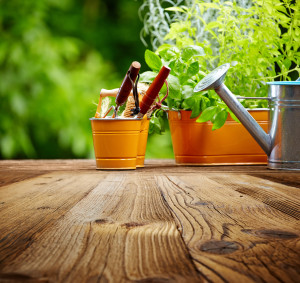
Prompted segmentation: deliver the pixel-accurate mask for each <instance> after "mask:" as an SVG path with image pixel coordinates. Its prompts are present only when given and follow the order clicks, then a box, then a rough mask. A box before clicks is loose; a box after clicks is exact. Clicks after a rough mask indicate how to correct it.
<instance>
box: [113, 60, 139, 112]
mask: <svg viewBox="0 0 300 283" xmlns="http://www.w3.org/2000/svg"><path fill="white" fill-rule="evenodd" d="M140 68H141V64H140V63H139V62H137V61H134V62H132V64H131V65H130V68H129V70H128V72H127V74H126V76H125V78H124V80H123V82H122V84H121V87H120V88H119V92H118V94H117V97H116V105H117V106H120V105H122V104H124V102H125V101H126V100H127V98H128V96H129V94H130V92H131V90H132V83H131V80H132V81H133V82H135V80H136V78H137V76H138V73H139V71H140ZM129 76H130V77H129ZM130 78H131V80H130Z"/></svg>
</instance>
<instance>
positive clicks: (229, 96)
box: [194, 63, 272, 156]
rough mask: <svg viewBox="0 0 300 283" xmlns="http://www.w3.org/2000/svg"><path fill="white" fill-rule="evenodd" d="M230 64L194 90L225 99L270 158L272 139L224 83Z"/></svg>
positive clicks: (213, 72) (209, 75) (211, 74)
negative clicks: (213, 92) (215, 94)
mask: <svg viewBox="0 0 300 283" xmlns="http://www.w3.org/2000/svg"><path fill="white" fill-rule="evenodd" d="M229 67H230V64H228V63H227V64H224V65H221V66H220V67H218V68H216V69H215V70H213V71H212V72H211V73H210V74H208V75H207V76H206V77H205V78H204V79H202V80H201V81H200V82H199V83H198V84H197V86H196V87H195V89H194V92H199V91H204V90H209V89H214V90H215V91H216V93H217V94H218V95H219V96H220V97H221V98H222V99H223V101H224V102H225V103H226V104H227V106H228V107H229V108H230V110H231V111H232V112H233V113H234V115H235V116H236V117H237V118H238V119H239V120H240V122H241V123H242V124H243V125H244V127H245V128H246V129H247V130H248V132H249V133H250V134H251V135H252V136H253V138H254V139H255V140H256V141H257V143H258V144H259V145H260V146H261V148H262V149H263V150H264V152H265V153H266V154H267V155H268V156H269V155H270V153H271V149H272V144H271V143H272V142H271V140H272V139H271V137H270V135H269V134H267V133H266V132H265V131H264V130H263V129H262V128H261V127H260V126H259V124H258V123H257V122H256V121H255V119H254V118H253V117H252V116H251V115H250V114H249V113H248V111H247V110H246V109H245V108H244V107H243V105H242V104H241V103H240V102H239V101H238V100H237V98H236V96H235V95H234V94H233V93H232V92H231V91H230V90H229V89H228V88H227V87H226V85H225V84H224V83H223V81H224V78H225V75H226V73H227V71H228V69H229Z"/></svg>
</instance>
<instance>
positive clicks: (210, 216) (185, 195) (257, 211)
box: [157, 174, 300, 282]
mask: <svg viewBox="0 0 300 283" xmlns="http://www.w3.org/2000/svg"><path fill="white" fill-rule="evenodd" d="M240 179H243V180H244V181H245V177H243V176H242V177H240V176H239V175H231V176H228V174H226V175H222V174H205V175H203V174H199V175H194V176H193V177H191V176H185V175H183V176H158V177H157V182H158V184H159V188H160V189H161V191H162V193H163V196H164V199H165V201H166V202H167V203H168V205H169V207H170V210H171V211H172V212H173V215H174V218H175V219H176V220H177V224H178V226H179V227H180V229H181V231H182V236H183V239H184V241H185V243H186V245H187V247H188V250H189V252H190V253H191V256H192V258H193V260H194V262H195V265H196V266H197V268H198V270H199V271H200V272H201V273H202V274H204V275H205V277H206V280H207V281H208V282H299V281H300V273H299V272H300V269H299V267H300V264H299V261H300V258H299V252H300V249H299V235H300V229H299V221H297V220H296V219H295V215H296V214H295V213H296V210H294V209H291V208H286V210H285V211H283V212H282V211H281V209H280V210H278V209H276V208H280V205H278V206H276V205H274V208H273V207H270V206H269V205H267V204H265V203H262V202H260V201H257V200H256V197H255V198H253V197H252V196H251V193H249V194H244V193H243V192H244V191H246V189H245V190H244V191H243V192H239V191H238V190H236V187H233V188H232V186H233V184H234V183H235V182H236V184H238V183H239V184H240V183H241V181H240ZM226 181H227V182H226ZM252 182H253V180H252V179H251V180H250V183H251V186H252V189H254V188H256V187H255V184H253V183H252ZM247 184H248V186H249V183H247ZM272 185H274V187H278V186H280V185H278V184H274V183H272V184H270V183H269V186H272ZM287 189H288V188H287ZM256 194H259V192H257V191H256ZM274 195H275V193H274ZM297 196H298V197H299V192H297ZM276 197H277V199H278V200H279V202H281V203H283V204H286V203H289V204H290V206H291V207H293V208H296V207H297V206H296V204H295V203H294V202H292V201H291V199H290V198H289V197H285V196H284V195H283V194H281V193H278V194H276ZM257 199H259V200H261V199H263V200H266V195H264V194H262V195H261V197H258V198H257ZM269 203H271V202H269ZM294 205H295V207H294Z"/></svg>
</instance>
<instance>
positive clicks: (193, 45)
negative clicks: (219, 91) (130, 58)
mask: <svg viewBox="0 0 300 283" xmlns="http://www.w3.org/2000/svg"><path fill="white" fill-rule="evenodd" d="M167 10H168V11H170V12H172V11H174V12H176V13H182V14H184V16H182V17H181V18H182V19H184V20H179V21H176V22H174V23H172V24H171V27H170V30H169V33H168V34H167V35H166V36H165V38H164V41H165V42H169V44H162V45H161V46H160V47H158V49H157V50H156V52H155V53H154V52H151V51H149V50H148V51H146V53H145V60H146V63H147V64H148V66H149V67H150V68H151V69H152V72H153V71H154V72H155V71H157V67H159V66H161V64H165V65H168V66H169V67H171V69H172V72H171V75H170V77H169V79H168V80H169V84H170V87H171V89H170V95H169V98H168V100H167V102H168V106H169V108H170V109H171V108H173V109H177V110H179V109H184V110H192V115H191V118H194V117H197V116H198V115H199V114H200V112H202V114H201V116H200V117H199V118H198V119H197V121H198V122H205V121H209V120H210V121H211V122H212V123H213V129H218V128H220V127H221V126H222V125H223V124H224V122H225V120H226V118H227V116H228V113H230V115H231V116H232V117H233V118H234V119H236V117H235V116H234V115H233V114H232V113H231V111H230V110H229V109H228V108H227V106H226V105H225V104H224V103H223V102H222V101H221V100H220V99H219V97H218V96H217V95H216V94H215V92H214V91H208V92H203V93H193V88H194V86H195V85H196V83H197V82H199V81H200V79H201V78H202V77H203V76H204V75H205V74H206V73H208V72H209V70H212V69H213V68H215V67H217V66H218V65H221V64H224V63H228V62H229V63H231V68H230V70H229V71H228V74H227V76H226V81H225V83H226V85H227V86H228V87H229V89H231V90H232V91H233V93H235V94H237V95H242V96H254V97H265V96H266V95H267V84H266V82H267V81H270V80H275V79H276V80H279V79H280V80H292V79H295V78H297V77H298V76H299V73H300V68H299V63H300V54H299V47H300V41H299V40H298V38H299V35H300V28H299V23H300V20H299V19H300V16H299V15H300V14H299V13H300V11H299V5H296V4H293V3H292V1H289V0H285V1H283V2H281V1H279V0H265V1H259V0H255V1H253V3H252V5H251V6H250V7H249V6H240V5H238V3H237V2H236V1H234V2H229V1H226V2H224V3H223V1H220V0H219V1H214V2H213V3H207V2H204V1H199V0H195V1H193V5H192V6H191V7H187V6H180V7H172V8H167ZM208 11H214V12H215V14H216V15H217V16H216V17H215V18H214V19H208V20H207V21H206V20H205V19H204V17H203V15H204V14H205V13H207V12H208ZM199 23H201V28H202V29H204V31H205V33H206V36H205V37H204V38H205V40H203V41H200V38H199V36H198V33H199V26H200V25H199ZM189 49H191V50H193V52H195V50H201V54H199V53H198V54H197V53H195V54H193V55H192V56H190V57H185V53H186V50H189ZM204 53H205V56H203V55H204ZM199 55H201V56H199ZM159 56H160V57H159ZM192 66H193V68H192ZM196 69H197V70H198V72H196ZM191 70H193V71H192V72H191ZM152 72H146V73H144V74H143V76H142V80H144V81H146V82H150V81H151V79H152V78H153V74H152ZM193 72H195V73H193ZM241 102H242V104H243V105H244V106H245V107H247V108H264V107H266V106H267V102H266V101H263V100H254V101H249V100H242V101H241Z"/></svg>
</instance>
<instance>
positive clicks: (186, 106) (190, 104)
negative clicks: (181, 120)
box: [182, 97, 195, 110]
mask: <svg viewBox="0 0 300 283" xmlns="http://www.w3.org/2000/svg"><path fill="white" fill-rule="evenodd" d="M194 103H195V99H194V97H189V98H187V99H185V100H184V101H183V102H182V108H183V109H184V110H192V108H193V105H194Z"/></svg>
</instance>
